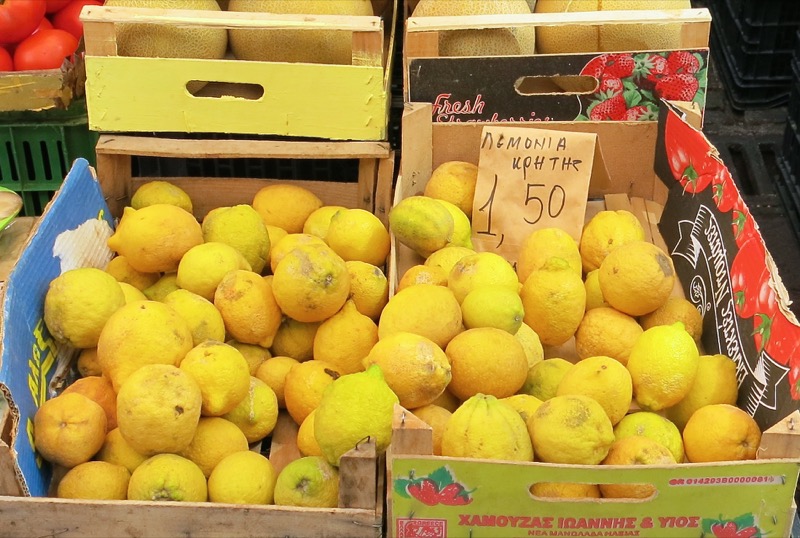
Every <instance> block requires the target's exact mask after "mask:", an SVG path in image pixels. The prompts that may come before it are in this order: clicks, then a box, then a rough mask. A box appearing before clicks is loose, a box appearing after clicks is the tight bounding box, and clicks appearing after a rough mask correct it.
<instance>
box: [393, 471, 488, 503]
mask: <svg viewBox="0 0 800 538" xmlns="http://www.w3.org/2000/svg"><path fill="white" fill-rule="evenodd" d="M473 491H475V490H474V489H472V490H469V491H467V489H466V488H465V487H464V485H463V484H461V483H459V482H457V481H456V479H455V477H454V476H453V473H452V472H451V471H450V469H449V468H448V467H447V466H445V467H439V468H438V469H436V470H434V471H433V472H431V473H430V474H429V475H428V476H423V477H417V476H414V471H413V470H412V471H411V472H410V473H409V476H408V477H400V478H396V479H395V480H394V492H395V493H396V494H397V495H399V496H400V497H405V498H409V497H413V498H415V499H417V500H418V501H420V502H422V503H424V504H426V505H428V506H436V505H438V504H444V505H447V506H463V505H466V504H469V503H471V502H472V495H471V494H472V492H473Z"/></svg>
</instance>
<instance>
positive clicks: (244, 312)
mask: <svg viewBox="0 0 800 538" xmlns="http://www.w3.org/2000/svg"><path fill="white" fill-rule="evenodd" d="M271 279H272V277H271V276H268V277H262V276H260V275H258V274H257V273H254V272H253V271H245V270H244V269H236V270H233V271H230V272H228V273H226V274H225V276H224V277H222V280H220V282H219V286H217V290H216V291H215V292H214V306H216V307H217V310H219V312H220V314H221V316H222V321H223V322H224V325H225V330H226V331H227V333H228V334H229V335H230V336H232V337H233V338H234V339H235V340H236V341H238V342H242V343H244V344H257V345H260V346H262V347H267V348H268V347H270V346H271V345H272V340H273V339H274V338H275V334H276V333H277V332H278V328H279V327H280V325H281V319H282V312H281V309H280V306H278V302H277V300H276V299H275V294H274V291H273V286H272V285H271V284H273V282H272V281H271Z"/></svg>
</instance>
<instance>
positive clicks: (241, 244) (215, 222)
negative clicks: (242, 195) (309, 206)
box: [202, 204, 270, 274]
mask: <svg viewBox="0 0 800 538" xmlns="http://www.w3.org/2000/svg"><path fill="white" fill-rule="evenodd" d="M202 230H203V240H204V241H205V242H206V243H210V242H215V243H225V244H226V245H230V246H231V247H233V248H235V249H236V250H237V251H239V253H240V254H241V255H242V256H244V259H245V260H247V263H249V264H250V270H251V271H254V272H256V273H259V274H261V273H262V272H263V270H264V267H265V266H266V264H267V259H269V253H270V242H269V233H268V232H267V227H266V225H265V224H264V222H263V221H262V220H261V217H260V216H259V214H258V213H257V212H256V210H255V209H253V207H251V206H249V205H247V204H240V205H236V206H231V207H218V208H216V209H212V210H211V211H209V212H208V214H207V215H206V216H205V217H204V218H203V225H202Z"/></svg>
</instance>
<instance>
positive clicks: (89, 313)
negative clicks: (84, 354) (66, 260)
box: [44, 267, 125, 348]
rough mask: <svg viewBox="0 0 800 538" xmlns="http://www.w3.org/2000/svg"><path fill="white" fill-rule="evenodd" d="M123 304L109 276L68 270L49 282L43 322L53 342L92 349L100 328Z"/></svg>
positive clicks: (96, 271) (119, 290) (88, 270)
mask: <svg viewBox="0 0 800 538" xmlns="http://www.w3.org/2000/svg"><path fill="white" fill-rule="evenodd" d="M124 304H125V294H124V293H123V291H122V288H121V287H120V286H119V283H118V282H117V280H116V279H115V278H114V277H113V276H111V275H110V274H108V273H106V272H104V271H102V270H100V269H95V268H93V267H83V268H79V269H71V270H69V271H66V272H64V273H62V274H60V275H59V276H57V277H56V278H54V279H53V280H51V281H50V284H49V286H48V288H47V292H46V293H45V296H44V322H45V325H47V330H48V331H50V334H51V335H52V336H53V338H55V340H56V341H57V342H60V343H62V344H68V345H71V346H72V347H77V348H88V347H95V346H97V341H98V340H99V338H100V332H101V331H102V330H103V326H104V325H105V324H106V322H107V321H108V319H109V318H110V317H111V315H112V314H114V312H116V311H117V310H119V309H120V308H121V307H122V306H123V305H124Z"/></svg>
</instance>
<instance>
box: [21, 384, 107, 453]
mask: <svg viewBox="0 0 800 538" xmlns="http://www.w3.org/2000/svg"><path fill="white" fill-rule="evenodd" d="M107 421H108V419H107V418H106V412H105V411H104V410H103V408H102V407H101V406H100V404H98V403H96V402H94V401H92V400H91V399H89V398H88V397H86V396H84V395H83V394H78V393H72V394H62V395H60V396H56V397H55V398H51V399H49V400H45V401H44V403H42V404H41V405H40V406H39V408H38V409H37V410H36V413H35V414H34V416H33V428H34V439H33V440H34V446H35V447H36V452H37V453H38V454H39V455H41V456H42V457H43V458H44V459H45V460H47V461H49V462H51V463H55V464H58V465H61V466H63V467H75V466H76V465H78V464H80V463H84V462H87V461H89V460H90V459H92V457H93V456H94V455H95V453H97V451H98V450H100V447H102V446H103V442H104V441H105V437H106V428H107V423H108V422H107Z"/></svg>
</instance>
